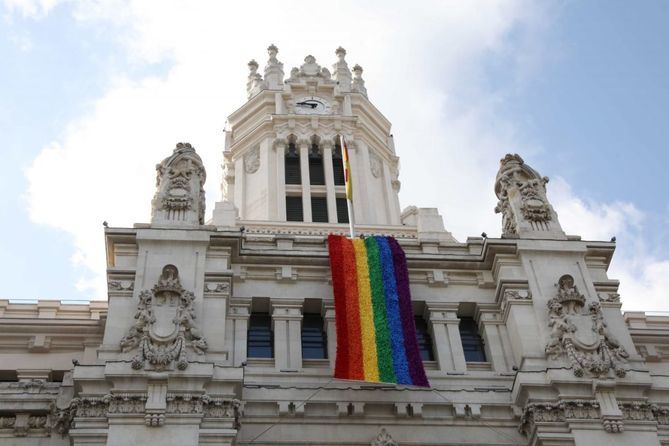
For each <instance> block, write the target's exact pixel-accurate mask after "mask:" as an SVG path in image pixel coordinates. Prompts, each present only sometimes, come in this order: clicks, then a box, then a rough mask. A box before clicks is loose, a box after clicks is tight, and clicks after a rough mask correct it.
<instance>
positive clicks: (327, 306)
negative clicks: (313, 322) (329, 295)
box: [321, 301, 337, 370]
mask: <svg viewBox="0 0 669 446" xmlns="http://www.w3.org/2000/svg"><path fill="white" fill-rule="evenodd" d="M321 314H322V315H323V324H324V325H325V327H323V328H324V329H325V333H326V334H327V337H328V359H329V361H330V368H331V369H332V370H334V366H335V359H336V357H337V326H336V323H335V309H334V302H333V301H324V302H323V307H322V309H321Z"/></svg>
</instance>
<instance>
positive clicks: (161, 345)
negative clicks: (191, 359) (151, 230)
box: [121, 265, 207, 370]
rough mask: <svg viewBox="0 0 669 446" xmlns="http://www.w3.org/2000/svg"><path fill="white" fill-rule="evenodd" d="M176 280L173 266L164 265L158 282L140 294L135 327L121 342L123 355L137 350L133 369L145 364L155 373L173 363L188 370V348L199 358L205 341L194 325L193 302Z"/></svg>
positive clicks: (205, 346) (193, 298)
mask: <svg viewBox="0 0 669 446" xmlns="http://www.w3.org/2000/svg"><path fill="white" fill-rule="evenodd" d="M194 300H195V296H194V295H193V293H191V292H190V291H186V290H185V289H184V288H183V287H182V286H181V283H180V281H179V272H178V270H177V268H176V267H175V266H174V265H166V266H165V267H164V268H163V272H162V275H161V276H160V279H159V280H158V283H157V284H156V285H155V286H154V287H153V288H152V289H151V290H150V291H149V290H144V291H142V292H141V293H140V294H139V304H138V306H137V312H136V313H135V319H136V321H135V324H134V325H133V326H132V327H131V328H130V330H129V331H128V334H127V335H126V336H125V337H124V338H123V339H122V340H121V348H122V350H123V351H124V352H127V351H130V350H133V349H135V348H139V352H138V353H137V355H136V356H135V357H134V358H133V359H132V368H134V369H141V368H142V367H143V366H144V364H145V362H148V363H149V364H151V365H152V366H153V367H154V368H155V369H157V370H163V369H166V368H169V367H170V366H171V364H172V363H173V362H174V361H176V366H177V368H178V369H180V370H184V369H186V368H187V367H188V360H187V347H190V348H191V349H192V350H193V351H195V352H196V353H197V354H199V355H201V354H203V353H204V351H205V350H206V349H207V342H206V340H205V339H204V337H202V335H201V334H200V330H199V329H198V328H197V326H196V324H195V310H194V309H193V301H194Z"/></svg>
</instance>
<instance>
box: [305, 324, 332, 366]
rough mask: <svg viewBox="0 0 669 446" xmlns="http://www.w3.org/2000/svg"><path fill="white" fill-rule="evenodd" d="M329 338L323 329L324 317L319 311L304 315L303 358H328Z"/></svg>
mask: <svg viewBox="0 0 669 446" xmlns="http://www.w3.org/2000/svg"><path fill="white" fill-rule="evenodd" d="M327 357H328V340H327V337H326V334H325V331H324V330H323V318H322V317H321V315H320V314H318V313H305V314H304V315H303V316H302V358H303V359H327Z"/></svg>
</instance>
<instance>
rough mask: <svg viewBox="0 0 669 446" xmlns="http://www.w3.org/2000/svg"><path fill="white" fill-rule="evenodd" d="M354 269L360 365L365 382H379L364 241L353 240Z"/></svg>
mask: <svg viewBox="0 0 669 446" xmlns="http://www.w3.org/2000/svg"><path fill="white" fill-rule="evenodd" d="M353 250H354V251H355V269H356V274H357V276H358V304H359V307H360V333H361V335H362V364H363V373H364V376H365V381H372V382H378V381H379V363H378V357H377V352H376V329H375V328H374V310H373V308H372V289H371V286H370V283H369V265H368V264H367V248H366V247H365V241H364V240H361V239H355V240H353Z"/></svg>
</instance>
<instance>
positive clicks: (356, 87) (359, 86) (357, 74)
mask: <svg viewBox="0 0 669 446" xmlns="http://www.w3.org/2000/svg"><path fill="white" fill-rule="evenodd" d="M362 71H363V70H362V67H361V66H360V65H358V64H356V65H355V66H354V67H353V74H354V77H353V83H352V84H351V90H352V91H357V92H358V93H361V94H362V95H363V96H365V97H367V87H365V80H364V79H363V78H362Z"/></svg>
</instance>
